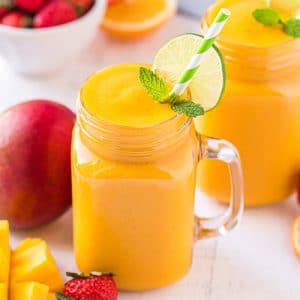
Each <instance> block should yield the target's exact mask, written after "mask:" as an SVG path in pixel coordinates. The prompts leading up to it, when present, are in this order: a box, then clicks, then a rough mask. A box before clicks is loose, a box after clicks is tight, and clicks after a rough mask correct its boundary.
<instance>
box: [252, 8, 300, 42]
mask: <svg viewBox="0 0 300 300" xmlns="http://www.w3.org/2000/svg"><path fill="white" fill-rule="evenodd" d="M252 15H253V17H254V19H255V20H256V21H257V22H259V23H262V24H264V25H266V26H278V25H281V26H282V30H283V31H284V32H285V33H286V34H288V35H290V36H292V37H294V38H300V20H299V19H295V18H291V19H289V20H287V21H283V20H282V18H281V17H280V15H279V14H278V12H277V11H275V10H274V9H271V8H262V9H256V10H255V11H254V12H253V13H252Z"/></svg>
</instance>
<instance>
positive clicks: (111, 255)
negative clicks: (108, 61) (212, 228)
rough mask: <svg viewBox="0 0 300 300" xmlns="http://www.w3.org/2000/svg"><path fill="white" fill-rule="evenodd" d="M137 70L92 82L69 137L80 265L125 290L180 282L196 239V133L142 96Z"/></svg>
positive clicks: (130, 67) (108, 72) (123, 68)
mask: <svg viewBox="0 0 300 300" xmlns="http://www.w3.org/2000/svg"><path fill="white" fill-rule="evenodd" d="M140 66H141V65H138V64H125V65H120V66H113V67H110V68H108V69H105V70H103V71H102V72H100V73H98V74H96V75H94V76H93V77H92V78H90V79H89V80H88V82H87V83H86V84H85V85H84V87H83V89H82V91H81V105H82V107H81V113H80V115H79V117H78V122H77V123H78V124H77V126H76V128H75V130H74V137H73V151H72V165H73V170H72V172H73V213H74V246H75V254H76V260H77V264H78V266H79V268H80V270H81V271H82V272H85V273H88V272H92V271H111V272H113V273H115V274H116V280H117V283H118V287H119V288H120V289H123V290H145V289H151V288H156V287H160V286H164V285H166V284H169V283H171V282H174V281H176V280H177V279H179V278H181V277H182V276H183V275H184V274H185V273H186V272H187V271H188V269H189V267H190V263H191V257H192V244H193V239H194V215H193V209H194V192H195V184H196V183H195V181H196V161H197V159H198V150H199V149H198V148H199V147H198V142H197V139H196V135H195V134H194V130H192V129H193V128H192V127H190V126H187V124H189V125H191V122H189V121H188V120H187V118H186V117H184V116H177V115H176V114H175V113H174V112H173V111H172V110H171V109H170V106H169V105H162V104H158V103H156V102H154V101H153V99H152V98H150V96H148V95H147V94H146V92H145V90H144V89H143V87H142V86H141V84H140V82H139V78H138V71H139V68H140ZM174 132H176V135H174Z"/></svg>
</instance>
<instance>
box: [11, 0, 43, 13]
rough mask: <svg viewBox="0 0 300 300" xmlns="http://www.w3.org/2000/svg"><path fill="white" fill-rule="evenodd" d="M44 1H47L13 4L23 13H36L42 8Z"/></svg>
mask: <svg viewBox="0 0 300 300" xmlns="http://www.w3.org/2000/svg"><path fill="white" fill-rule="evenodd" d="M46 1H47V0H15V4H16V5H17V6H18V8H20V9H22V10H24V11H27V12H31V13H36V12H38V11H39V10H40V9H41V8H42V7H43V5H44V4H45V3H46Z"/></svg>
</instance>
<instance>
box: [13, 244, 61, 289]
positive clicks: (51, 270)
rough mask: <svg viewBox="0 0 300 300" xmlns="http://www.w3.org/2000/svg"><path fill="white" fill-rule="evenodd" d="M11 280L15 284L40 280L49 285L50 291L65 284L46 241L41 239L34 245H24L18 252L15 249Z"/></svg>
mask: <svg viewBox="0 0 300 300" xmlns="http://www.w3.org/2000/svg"><path fill="white" fill-rule="evenodd" d="M21 248H22V247H21ZM11 281H12V283H13V284H14V283H19V282H29V281H32V282H39V283H41V284H45V285H47V286H49V288H50V291H61V290H62V289H63V286H64V282H63V278H62V276H61V274H60V272H59V269H58V267H57V265H56V263H55V260H54V258H53V256H52V255H51V253H50V250H49V248H48V246H47V244H46V243H45V242H44V241H40V242H39V243H37V244H35V245H34V246H33V247H29V248H26V247H24V248H23V249H22V251H18V252H17V253H15V252H14V251H13V255H12V262H11Z"/></svg>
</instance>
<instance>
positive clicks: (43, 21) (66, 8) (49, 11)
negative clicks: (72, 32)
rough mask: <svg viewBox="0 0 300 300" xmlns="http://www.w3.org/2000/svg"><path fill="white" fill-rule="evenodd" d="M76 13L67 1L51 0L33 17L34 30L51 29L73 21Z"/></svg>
mask: <svg viewBox="0 0 300 300" xmlns="http://www.w3.org/2000/svg"><path fill="white" fill-rule="evenodd" d="M77 18H78V14H77V11H76V9H75V7H74V6H73V5H72V3H71V1H69V0H52V1H51V2H49V4H47V5H46V6H45V7H43V8H42V9H41V10H40V11H39V12H38V13H37V14H36V15H35V17H34V19H33V25H34V27H35V28H43V27H51V26H56V25H61V24H65V23H68V22H71V21H74V20H76V19H77Z"/></svg>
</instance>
